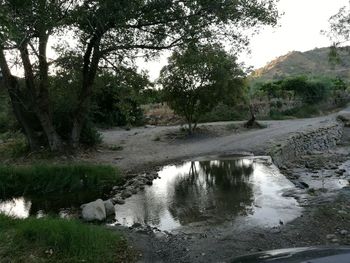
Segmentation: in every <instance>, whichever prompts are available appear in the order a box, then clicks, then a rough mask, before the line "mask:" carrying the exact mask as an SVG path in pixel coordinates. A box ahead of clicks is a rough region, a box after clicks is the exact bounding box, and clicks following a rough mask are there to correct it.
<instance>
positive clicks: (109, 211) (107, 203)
mask: <svg viewBox="0 0 350 263" xmlns="http://www.w3.org/2000/svg"><path fill="white" fill-rule="evenodd" d="M103 203H104V205H105V209H106V216H111V215H114V214H115V208H114V205H113V202H112V201H111V200H110V199H109V200H107V201H104V202H103Z"/></svg>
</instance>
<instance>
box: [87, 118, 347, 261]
mask: <svg viewBox="0 0 350 263" xmlns="http://www.w3.org/2000/svg"><path fill="white" fill-rule="evenodd" d="M334 121H335V115H329V116H325V117H318V118H312V119H298V120H288V121H266V122H262V124H263V125H264V126H266V128H264V129H254V130H246V129H242V128H241V127H242V122H230V123H215V124H213V123H212V124H205V125H201V131H202V132H201V133H200V134H199V135H197V136H194V137H187V136H184V134H183V133H181V131H180V128H181V127H180V126H173V127H147V128H137V129H132V130H130V131H126V130H120V129H116V130H108V131H103V137H104V146H103V147H102V148H101V149H100V151H99V152H98V153H97V154H95V156H93V157H91V156H90V157H89V158H94V159H95V160H97V161H98V162H102V163H109V164H115V165H117V166H119V167H121V168H122V169H123V170H124V171H127V172H130V173H136V172H140V171H145V170H152V169H156V167H157V166H160V165H163V164H167V163H175V162H177V161H182V160H187V159H191V158H195V157H199V156H205V155H231V154H237V153H243V152H244V153H251V154H255V155H266V154H267V152H268V149H269V148H270V147H271V145H272V144H274V143H276V142H281V141H283V140H284V139H286V138H288V137H289V136H290V135H291V134H293V133H295V132H300V131H303V130H305V129H309V128H311V127H312V128H317V127H322V126H323V125H325V124H327V123H330V122H334ZM115 145H117V146H121V147H117V148H118V149H119V151H113V150H110V149H111V146H115ZM349 145H350V131H349V129H345V134H344V137H343V141H342V143H341V145H339V146H338V147H337V148H336V149H332V150H330V151H327V152H314V153H309V154H308V155H307V156H301V157H300V159H299V160H296V161H294V162H289V163H286V164H285V165H284V167H282V168H283V170H281V171H282V173H283V174H285V175H286V176H287V177H288V178H289V179H290V180H291V181H292V182H294V183H295V184H296V185H297V186H298V187H299V188H300V189H299V190H298V191H295V192H294V193H286V194H289V195H290V196H293V197H295V198H296V199H297V200H298V201H299V203H300V205H301V206H302V207H303V213H302V215H301V216H300V217H298V218H297V219H295V220H294V221H292V222H290V223H288V224H284V223H283V222H281V224H280V226H278V227H274V228H253V229H252V228H250V229H245V228H242V229H234V228H232V227H230V224H229V223H227V224H225V225H220V226H215V227H212V226H211V227H202V228H196V229H192V230H191V231H189V232H185V231H184V232H177V233H163V232H159V231H154V230H152V229H148V230H147V229H146V230H145V229H140V228H138V227H137V226H135V227H132V228H125V227H121V226H116V227H113V229H117V230H118V231H121V232H122V233H123V234H124V235H125V237H126V238H127V239H128V240H129V242H130V244H133V247H134V249H135V250H136V251H138V255H139V262H230V260H231V259H232V258H234V257H237V256H240V255H246V254H250V253H255V252H258V251H265V250H271V249H280V248H289V247H305V246H329V245H336V246H340V245H350V205H349V203H348V200H349V197H350V188H349V187H344V188H340V187H331V188H329V189H324V188H325V187H324V184H323V183H322V182H323V181H324V180H335V181H336V180H338V179H342V180H344V181H346V180H348V179H349V178H350V174H349V171H348V170H347V167H348V166H349V164H348V160H349V153H350V151H349V149H350V147H349ZM343 170H346V171H343ZM325 174H327V176H324V175H325ZM317 176H318V177H317ZM340 177H341V178H340ZM314 182H318V183H316V184H313V183H314Z"/></svg>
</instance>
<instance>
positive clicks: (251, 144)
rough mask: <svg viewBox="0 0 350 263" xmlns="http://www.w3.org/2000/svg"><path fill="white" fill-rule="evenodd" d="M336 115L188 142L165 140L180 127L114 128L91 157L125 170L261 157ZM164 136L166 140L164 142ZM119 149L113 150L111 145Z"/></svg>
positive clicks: (211, 125) (213, 127) (275, 123)
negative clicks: (229, 156)
mask: <svg viewBox="0 0 350 263" xmlns="http://www.w3.org/2000/svg"><path fill="white" fill-rule="evenodd" d="M334 120H335V115H334V114H333V115H329V116H325V117H318V118H310V119H298V120H286V121H265V122H262V123H263V124H265V125H266V126H267V128H265V129H260V130H251V131H241V132H235V131H234V130H232V133H227V132H226V133H223V134H220V133H219V135H217V136H197V137H193V138H187V139H173V140H170V139H167V138H166V136H165V135H166V134H169V133H174V132H177V131H179V130H180V127H179V126H172V127H149V128H135V129H131V130H130V131H126V130H122V129H114V130H107V131H103V132H102V135H103V141H104V147H103V148H102V149H101V150H100V151H99V153H97V154H96V156H94V157H93V158H94V159H95V160H96V161H98V162H101V163H109V164H115V165H118V166H119V167H120V168H122V169H124V170H137V169H138V168H141V167H144V166H152V165H159V164H163V163H166V162H171V161H175V160H182V159H187V158H192V157H196V156H202V155H217V154H233V153H239V152H252V153H254V154H264V153H266V150H267V149H268V148H269V147H270V146H271V144H272V143H273V142H274V141H275V142H276V141H279V140H282V139H284V138H287V137H288V136H290V135H291V134H292V133H295V132H299V131H303V130H305V129H309V128H311V127H320V126H322V125H325V124H327V123H330V122H333V121H334ZM240 124H242V123H241V122H220V123H208V124H203V125H202V127H205V128H210V129H211V130H214V131H215V130H221V131H222V130H223V129H225V127H226V128H227V127H230V126H232V125H240ZM164 137H165V139H164ZM113 145H115V146H121V147H122V150H120V151H113V150H110V149H109V148H110V147H111V146H113Z"/></svg>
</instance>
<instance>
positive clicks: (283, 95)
mask: <svg viewBox="0 0 350 263" xmlns="http://www.w3.org/2000/svg"><path fill="white" fill-rule="evenodd" d="M255 87H258V89H257V90H256V91H255V93H256V94H257V95H258V94H259V92H262V94H265V95H266V96H267V97H268V98H269V99H293V98H296V97H297V98H300V99H301V100H302V101H303V102H304V103H306V104H310V105H312V104H315V103H321V102H323V101H325V100H327V99H329V98H330V96H331V95H332V97H333V98H334V97H335V96H337V94H339V92H344V91H345V90H346V88H347V84H346V83H345V82H344V80H342V79H340V78H328V77H307V76H297V77H290V78H286V79H283V80H278V81H274V82H266V83H260V84H258V85H257V84H256V86H255Z"/></svg>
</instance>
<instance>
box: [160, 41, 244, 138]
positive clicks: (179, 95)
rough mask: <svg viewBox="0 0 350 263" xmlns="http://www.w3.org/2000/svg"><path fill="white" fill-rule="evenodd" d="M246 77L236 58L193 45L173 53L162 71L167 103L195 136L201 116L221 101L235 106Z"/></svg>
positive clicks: (216, 48)
mask: <svg viewBox="0 0 350 263" xmlns="http://www.w3.org/2000/svg"><path fill="white" fill-rule="evenodd" d="M243 77H244V74H243V71H242V70H241V68H240V67H239V65H238V64H237V62H236V57H234V56H232V55H229V54H228V53H226V52H225V50H223V49H222V47H220V46H218V45H205V46H199V47H197V46H193V45H191V46H190V47H188V48H187V49H185V50H177V51H175V52H174V53H173V55H172V56H171V57H170V59H169V65H168V66H166V67H164V68H163V69H162V71H161V76H160V83H161V85H162V86H163V93H164V96H165V100H166V101H167V103H168V104H169V106H170V107H171V108H172V109H173V110H174V111H175V113H177V114H179V115H180V116H183V117H184V118H185V119H186V121H187V124H188V132H189V133H190V134H192V132H193V131H194V130H195V129H196V127H197V123H198V121H199V120H200V117H201V116H202V115H203V114H205V113H208V112H210V111H211V110H212V109H213V108H214V107H215V106H216V105H217V104H218V103H219V102H226V103H230V104H232V103H234V102H235V101H237V98H239V97H242V95H243V87H244V79H243Z"/></svg>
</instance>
